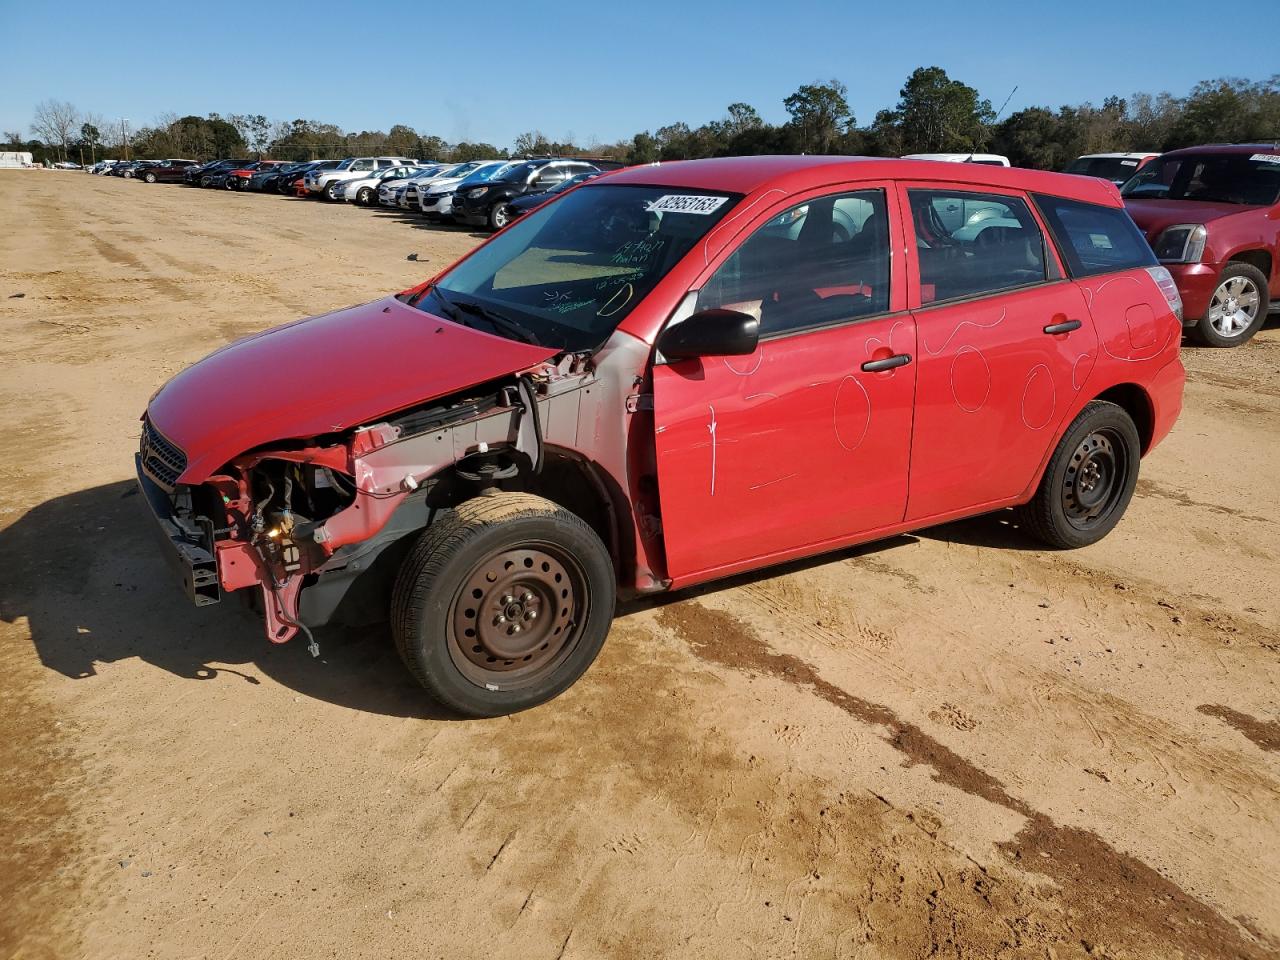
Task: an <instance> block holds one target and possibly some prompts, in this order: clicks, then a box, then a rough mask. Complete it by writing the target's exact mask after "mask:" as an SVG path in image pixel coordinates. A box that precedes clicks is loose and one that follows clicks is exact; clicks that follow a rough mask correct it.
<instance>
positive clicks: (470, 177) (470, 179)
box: [458, 160, 514, 187]
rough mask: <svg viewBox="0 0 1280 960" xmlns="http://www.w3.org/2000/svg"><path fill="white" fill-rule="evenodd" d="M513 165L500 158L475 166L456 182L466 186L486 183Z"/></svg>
mask: <svg viewBox="0 0 1280 960" xmlns="http://www.w3.org/2000/svg"><path fill="white" fill-rule="evenodd" d="M513 166H514V164H511V163H503V162H502V161H500V160H499V161H495V162H494V163H486V164H485V165H484V166H482V167H477V168H476V169H475V170H472V171H471V172H470V173H469V174H467V177H466V179H465V180H463V181H462V182H461V183H460V184H458V186H460V187H466V186H470V185H471V184H473V183H487V182H488V181H490V180H492V179H493V178H494V177H500V176H502V174H504V173H506V172H507V171H508V170H509V169H511V167H513Z"/></svg>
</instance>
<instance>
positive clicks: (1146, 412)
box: [1094, 383, 1155, 453]
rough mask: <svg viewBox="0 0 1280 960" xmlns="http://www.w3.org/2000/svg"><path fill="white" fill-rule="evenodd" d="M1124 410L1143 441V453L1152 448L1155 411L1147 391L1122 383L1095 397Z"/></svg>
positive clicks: (1131, 384)
mask: <svg viewBox="0 0 1280 960" xmlns="http://www.w3.org/2000/svg"><path fill="white" fill-rule="evenodd" d="M1094 399H1095V400H1105V401H1107V402H1108V403H1114V404H1115V405H1116V406H1118V407H1122V408H1124V411H1125V413H1127V414H1129V416H1130V417H1131V418H1132V419H1133V423H1134V426H1136V427H1137V428H1138V437H1139V439H1140V440H1141V441H1142V452H1143V453H1146V452H1147V450H1148V449H1150V447H1151V437H1152V434H1153V433H1154V432H1155V411H1153V410H1152V409H1151V398H1150V397H1149V396H1147V391H1145V390H1143V389H1142V387H1140V386H1138V385H1137V384H1136V383H1120V384H1116V385H1115V386H1114V387H1110V388H1108V389H1106V390H1104V391H1102V393H1100V394H1098V395H1097V396H1096V397H1094Z"/></svg>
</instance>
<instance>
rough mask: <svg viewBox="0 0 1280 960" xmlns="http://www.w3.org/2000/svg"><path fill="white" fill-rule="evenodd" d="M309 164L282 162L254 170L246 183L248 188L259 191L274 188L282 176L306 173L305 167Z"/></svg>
mask: <svg viewBox="0 0 1280 960" xmlns="http://www.w3.org/2000/svg"><path fill="white" fill-rule="evenodd" d="M308 166H309V164H308V163H306V162H302V163H280V164H277V165H276V166H272V167H266V168H263V169H259V170H255V171H253V175H252V176H250V177H249V181H248V183H247V184H246V185H245V189H246V190H256V191H259V192H262V191H267V190H274V189H275V188H276V183H277V182H278V181H279V179H280V178H281V177H284V176H288V175H289V174H292V173H299V175H301V173H305V172H306V171H305V169H304V168H305V167H308Z"/></svg>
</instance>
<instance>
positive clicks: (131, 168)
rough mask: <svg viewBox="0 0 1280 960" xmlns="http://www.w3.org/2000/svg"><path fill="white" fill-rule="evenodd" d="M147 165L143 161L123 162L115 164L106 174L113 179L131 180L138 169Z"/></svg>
mask: <svg viewBox="0 0 1280 960" xmlns="http://www.w3.org/2000/svg"><path fill="white" fill-rule="evenodd" d="M146 163H147V161H145V160H124V161H121V162H120V163H117V164H115V165H114V166H113V167H112V168H111V169H110V170H109V171H108V173H109V174H110V176H113V177H122V178H124V179H125V180H132V179H133V177H134V174H135V173H137V171H138V168H139V167H142V166H144V165H145V164H146Z"/></svg>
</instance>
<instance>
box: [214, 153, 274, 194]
mask: <svg viewBox="0 0 1280 960" xmlns="http://www.w3.org/2000/svg"><path fill="white" fill-rule="evenodd" d="M283 166H285V162H284V161H283V160H257V161H255V162H253V163H250V164H247V165H246V166H243V167H237V168H234V169H232V170H228V171H227V178H226V180H225V181H224V182H223V184H222V185H223V186H224V187H225V188H226V189H228V190H247V189H249V180H250V179H251V178H252V177H253V175H254V174H255V173H258V172H259V171H262V170H268V171H269V170H278V169H279V168H280V167H283Z"/></svg>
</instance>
